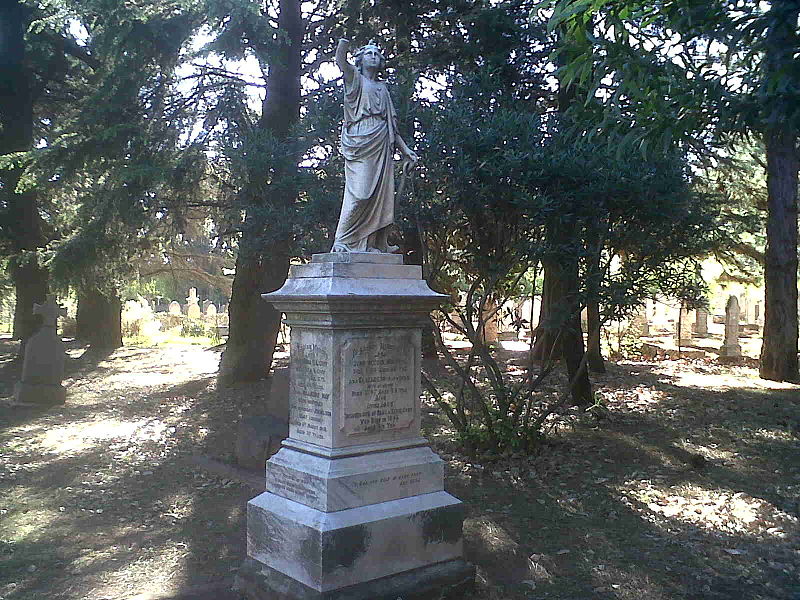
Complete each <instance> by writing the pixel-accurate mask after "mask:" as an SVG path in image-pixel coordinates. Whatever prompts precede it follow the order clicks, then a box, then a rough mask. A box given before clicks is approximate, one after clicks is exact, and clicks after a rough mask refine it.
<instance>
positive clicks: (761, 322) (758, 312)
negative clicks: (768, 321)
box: [755, 300, 764, 327]
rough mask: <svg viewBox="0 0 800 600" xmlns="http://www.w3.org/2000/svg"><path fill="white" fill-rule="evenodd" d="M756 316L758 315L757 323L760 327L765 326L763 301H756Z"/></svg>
mask: <svg viewBox="0 0 800 600" xmlns="http://www.w3.org/2000/svg"><path fill="white" fill-rule="evenodd" d="M755 317H756V323H757V324H758V326H759V327H763V326H764V306H763V304H762V303H761V301H760V300H759V301H758V302H756V306H755Z"/></svg>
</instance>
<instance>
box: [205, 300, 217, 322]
mask: <svg viewBox="0 0 800 600" xmlns="http://www.w3.org/2000/svg"><path fill="white" fill-rule="evenodd" d="M205 314H206V316H207V317H209V318H212V319H213V318H214V317H216V316H217V307H216V306H214V304H213V303H212V302H209V303H208V306H206V310H205Z"/></svg>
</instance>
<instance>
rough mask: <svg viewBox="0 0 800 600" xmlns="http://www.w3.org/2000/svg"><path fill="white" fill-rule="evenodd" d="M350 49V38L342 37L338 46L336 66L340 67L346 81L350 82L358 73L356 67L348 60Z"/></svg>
mask: <svg viewBox="0 0 800 600" xmlns="http://www.w3.org/2000/svg"><path fill="white" fill-rule="evenodd" d="M349 49H350V40H348V39H345V38H342V39H340V40H339V44H338V45H337V46H336V66H337V67H339V69H341V71H342V75H343V76H344V80H345V83H347V84H350V83H352V82H353V77H355V74H356V68H355V67H354V66H353V65H351V64H350V61H348V60H347V51H348V50H349Z"/></svg>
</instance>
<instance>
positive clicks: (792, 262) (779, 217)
mask: <svg viewBox="0 0 800 600" xmlns="http://www.w3.org/2000/svg"><path fill="white" fill-rule="evenodd" d="M798 16H800V3H798V2H797V1H796V0H790V1H786V0H776V1H775V2H773V3H771V6H770V10H769V13H768V17H770V25H769V29H768V31H767V38H766V45H765V46H766V47H765V54H764V71H765V75H764V77H765V81H764V84H763V87H764V88H766V89H767V90H768V91H767V97H768V99H769V100H770V103H769V104H768V106H769V107H772V110H773V111H776V110H778V109H779V108H780V109H783V110H784V111H788V112H791V111H792V110H793V109H794V108H795V107H793V106H791V105H789V104H788V102H789V101H787V100H785V99H781V100H779V99H778V98H776V97H775V92H772V91H770V90H771V88H774V87H776V86H777V87H778V89H780V86H779V82H781V81H783V80H784V79H785V78H786V77H787V75H786V69H788V68H789V67H790V65H792V64H793V63H794V62H795V61H796V60H797V59H796V58H795V56H794V54H793V53H794V52H795V50H796V48H797V44H798V37H800V36H798V32H797V19H798ZM778 102H781V104H780V105H778ZM776 105H777V106H776ZM797 137H798V131H797V129H796V125H795V124H794V123H791V121H790V119H789V117H786V122H781V123H780V125H779V126H778V127H776V126H772V127H770V128H769V129H768V130H767V131H766V134H765V140H764V141H765V145H766V150H767V191H768V199H767V249H766V252H765V255H764V300H765V302H764V341H763V344H762V346H761V361H760V364H759V374H760V375H761V377H763V378H764V379H771V380H773V381H797V380H798V379H800V374H799V373H798V361H797V341H798V323H797V183H798V173H797V172H798V167H800V165H798V154H797Z"/></svg>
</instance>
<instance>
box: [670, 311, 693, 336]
mask: <svg viewBox="0 0 800 600" xmlns="http://www.w3.org/2000/svg"><path fill="white" fill-rule="evenodd" d="M678 311H679V312H678V315H677V318H676V319H675V334H674V335H675V341H676V342H677V341H678V338H679V337H680V340H681V342H688V341H690V340H691V339H692V311H690V310H686V309H685V308H679V309H678ZM678 327H680V331H679V330H678Z"/></svg>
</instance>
